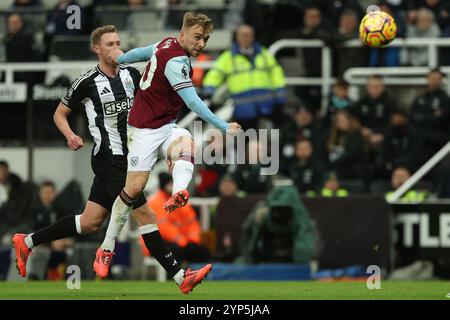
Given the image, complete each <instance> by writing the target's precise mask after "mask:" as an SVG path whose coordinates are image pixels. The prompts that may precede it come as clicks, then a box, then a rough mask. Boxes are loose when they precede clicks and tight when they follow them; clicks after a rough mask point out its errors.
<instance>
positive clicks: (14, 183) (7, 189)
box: [0, 160, 22, 201]
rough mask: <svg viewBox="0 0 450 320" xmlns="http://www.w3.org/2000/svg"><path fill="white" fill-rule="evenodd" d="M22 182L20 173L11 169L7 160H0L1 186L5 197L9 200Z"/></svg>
mask: <svg viewBox="0 0 450 320" xmlns="http://www.w3.org/2000/svg"><path fill="white" fill-rule="evenodd" d="M21 184H22V179H20V178H19V176H18V175H16V174H15V173H13V172H11V171H10V170H9V164H8V162H7V161H5V160H0V186H1V188H2V191H3V192H2V194H3V197H6V199H4V201H5V200H8V199H9V198H10V197H11V196H12V195H13V194H14V192H16V191H17V189H18V188H19V187H20V185H21Z"/></svg>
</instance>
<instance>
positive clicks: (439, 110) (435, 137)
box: [411, 89, 450, 156]
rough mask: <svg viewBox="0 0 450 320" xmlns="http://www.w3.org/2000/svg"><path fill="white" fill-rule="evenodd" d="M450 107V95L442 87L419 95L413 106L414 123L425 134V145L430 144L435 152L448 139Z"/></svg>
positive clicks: (412, 116)
mask: <svg viewBox="0 0 450 320" xmlns="http://www.w3.org/2000/svg"><path fill="white" fill-rule="evenodd" d="M449 108H450V99H449V96H448V95H447V93H446V92H445V91H444V90H442V89H436V90H433V91H428V92H426V93H425V94H423V95H421V96H419V97H417V98H416V99H415V101H414V103H413V105H412V107H411V119H412V123H413V125H414V126H415V127H416V128H417V129H418V130H419V132H420V133H421V134H422V135H423V136H424V138H425V145H429V144H430V147H431V150H430V151H431V152H433V153H434V152H436V151H437V149H438V148H440V147H442V145H443V144H444V143H445V142H447V141H448V137H449ZM430 156H431V155H430Z"/></svg>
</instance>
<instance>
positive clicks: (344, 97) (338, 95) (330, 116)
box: [324, 79, 352, 127]
mask: <svg viewBox="0 0 450 320" xmlns="http://www.w3.org/2000/svg"><path fill="white" fill-rule="evenodd" d="M348 88H349V83H348V82H347V81H345V80H343V79H338V80H337V81H336V82H335V83H333V86H332V87H331V96H330V102H329V104H328V108H327V111H326V114H325V117H324V122H325V123H324V125H325V126H326V127H330V126H331V123H332V122H333V121H334V118H335V115H336V112H337V111H339V110H344V109H348V108H350V107H351V105H352V101H351V100H350V98H349V96H348Z"/></svg>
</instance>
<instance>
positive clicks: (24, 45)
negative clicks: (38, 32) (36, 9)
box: [2, 13, 38, 82]
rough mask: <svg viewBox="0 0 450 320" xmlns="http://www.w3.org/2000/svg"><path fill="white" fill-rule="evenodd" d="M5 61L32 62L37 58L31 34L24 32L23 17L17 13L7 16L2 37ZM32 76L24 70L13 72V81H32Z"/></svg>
mask: <svg viewBox="0 0 450 320" xmlns="http://www.w3.org/2000/svg"><path fill="white" fill-rule="evenodd" d="M2 44H3V45H4V47H5V52H6V61H7V62H32V61H36V60H38V59H37V56H38V54H37V52H36V50H35V46H34V38H33V35H32V34H30V33H28V32H26V30H25V27H24V21H23V17H22V16H21V15H20V14H18V13H12V14H10V15H9V16H8V21H7V31H6V35H5V36H4V38H3V39H2ZM33 80H34V77H33V76H30V74H29V73H25V72H15V73H14V81H18V82H30V81H31V82H32V81H33Z"/></svg>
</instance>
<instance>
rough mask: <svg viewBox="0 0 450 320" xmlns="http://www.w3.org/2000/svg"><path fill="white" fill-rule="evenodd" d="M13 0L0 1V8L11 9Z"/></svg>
mask: <svg viewBox="0 0 450 320" xmlns="http://www.w3.org/2000/svg"><path fill="white" fill-rule="evenodd" d="M13 3H14V0H2V1H0V10H5V9H11V7H12V5H13Z"/></svg>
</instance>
